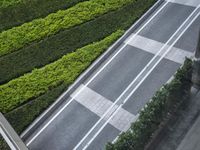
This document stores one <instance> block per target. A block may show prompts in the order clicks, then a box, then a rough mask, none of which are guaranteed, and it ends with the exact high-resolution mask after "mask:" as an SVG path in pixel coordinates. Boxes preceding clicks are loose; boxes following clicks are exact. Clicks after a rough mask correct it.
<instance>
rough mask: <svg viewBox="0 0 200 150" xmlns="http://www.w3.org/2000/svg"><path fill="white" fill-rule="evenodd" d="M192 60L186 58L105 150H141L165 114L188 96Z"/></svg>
mask: <svg viewBox="0 0 200 150" xmlns="http://www.w3.org/2000/svg"><path fill="white" fill-rule="evenodd" d="M191 74H192V61H191V60H189V59H187V60H186V61H185V64H184V66H183V67H182V68H181V69H179V70H178V71H177V73H176V75H175V77H174V79H173V80H172V81H171V82H170V83H169V84H166V85H165V86H163V87H162V88H161V89H160V90H159V91H158V92H157V93H156V94H155V95H154V97H153V98H152V101H150V102H149V103H148V104H147V105H146V107H145V108H144V109H143V110H142V111H141V112H140V116H139V119H138V120H137V121H136V122H135V123H133V124H132V125H131V128H130V129H129V130H128V131H127V132H125V133H122V134H121V135H120V136H119V138H118V140H117V141H116V142H115V143H114V144H111V143H109V144H108V145H107V147H106V149H107V150H143V149H144V148H145V146H146V144H147V143H148V142H149V141H150V139H151V137H152V136H153V134H154V132H155V131H156V130H157V129H158V127H159V125H160V124H161V122H162V121H163V120H164V119H165V118H166V117H167V115H168V114H169V113H170V112H171V111H173V109H174V108H176V105H177V104H181V103H183V102H184V101H185V100H186V99H187V98H188V96H189V92H190V87H191Z"/></svg>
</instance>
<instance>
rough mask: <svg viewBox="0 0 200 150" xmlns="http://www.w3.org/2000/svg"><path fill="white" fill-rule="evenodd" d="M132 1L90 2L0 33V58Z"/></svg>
mask: <svg viewBox="0 0 200 150" xmlns="http://www.w3.org/2000/svg"><path fill="white" fill-rule="evenodd" d="M132 1H134V0H109V1H108V0H90V1H86V2H81V3H78V4H77V5H75V6H73V7H71V8H69V9H67V10H61V11H58V12H57V13H52V14H50V15H48V16H47V17H46V18H44V19H36V20H33V21H32V22H29V23H25V24H23V25H21V26H19V27H14V28H12V29H10V30H7V31H3V32H2V33H0V56H2V55H5V54H8V53H11V52H13V51H16V50H18V49H19V48H22V47H23V46H25V45H27V44H29V43H30V42H33V41H36V40H40V39H42V38H44V37H47V36H50V35H52V34H55V33H57V32H58V31H60V30H62V29H66V28H70V27H73V26H75V25H79V24H81V23H84V22H86V21H89V20H92V19H94V18H95V17H98V16H100V15H102V14H104V13H107V12H109V11H113V10H116V9H118V8H120V7H122V6H123V5H125V4H129V3H131V2H132Z"/></svg>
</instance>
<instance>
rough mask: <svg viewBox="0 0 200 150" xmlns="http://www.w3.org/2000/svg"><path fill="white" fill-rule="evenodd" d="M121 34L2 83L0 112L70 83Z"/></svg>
mask: <svg viewBox="0 0 200 150" xmlns="http://www.w3.org/2000/svg"><path fill="white" fill-rule="evenodd" d="M122 33H123V31H121V30H118V31H116V32H115V33H113V34H112V35H110V36H108V37H106V38H105V39H103V40H102V41H99V42H96V43H93V44H91V45H88V46H85V47H83V48H81V49H78V50H77V51H76V52H72V53H70V54H67V55H65V56H63V57H62V58H61V59H59V60H58V61H56V62H54V63H52V64H49V65H47V66H45V67H43V68H41V69H35V70H33V71H32V72H31V73H28V74H25V75H24V76H22V77H19V78H17V79H14V80H11V81H10V82H8V83H7V84H4V85H1V86H0V97H1V99H0V111H1V112H3V113H6V112H8V111H11V110H12V109H14V108H16V107H17V106H20V105H21V104H23V103H25V102H27V101H28V100H31V99H34V98H36V97H38V96H40V95H42V94H44V93H46V92H47V91H48V90H50V89H52V88H55V87H57V86H59V85H60V84H62V83H66V84H68V85H70V84H72V83H73V81H74V80H75V79H76V78H77V77H78V76H79V74H80V73H82V72H83V71H84V70H85V69H86V68H87V67H88V66H89V65H90V64H91V62H92V61H94V60H95V59H96V58H97V57H98V56H99V55H100V54H101V53H102V52H103V51H104V50H106V49H107V48H108V46H109V45H111V44H112V43H113V42H114V41H115V40H116V39H117V38H118V37H119V36H121V35H122Z"/></svg>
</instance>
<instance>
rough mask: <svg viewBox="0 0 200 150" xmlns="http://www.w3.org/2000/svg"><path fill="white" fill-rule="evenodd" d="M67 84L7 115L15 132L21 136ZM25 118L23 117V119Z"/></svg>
mask: <svg viewBox="0 0 200 150" xmlns="http://www.w3.org/2000/svg"><path fill="white" fill-rule="evenodd" d="M67 87H68V86H67V84H62V85H60V86H58V87H56V88H54V89H52V90H49V91H48V92H47V93H45V94H44V95H41V96H40V97H38V98H36V99H34V100H32V101H30V102H28V103H26V104H24V105H22V106H21V107H19V108H17V109H15V110H13V111H11V112H9V113H7V114H5V117H6V119H7V120H8V121H9V122H10V124H11V125H12V127H13V128H14V129H15V131H16V132H17V133H18V134H20V133H22V131H23V130H24V129H25V128H26V127H27V126H28V125H29V124H30V123H31V122H33V120H34V119H35V118H36V117H37V116H39V114H41V113H42V112H43V111H44V110H45V109H46V108H47V107H48V106H49V105H50V104H52V103H53V102H54V101H55V100H56V99H57V98H58V96H60V95H61V94H62V92H64V90H66V88H67ZM22 116H23V117H22Z"/></svg>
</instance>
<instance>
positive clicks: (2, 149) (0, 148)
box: [0, 135, 10, 150]
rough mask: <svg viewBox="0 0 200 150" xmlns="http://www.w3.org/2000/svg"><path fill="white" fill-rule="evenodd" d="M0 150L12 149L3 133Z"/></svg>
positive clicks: (0, 138)
mask: <svg viewBox="0 0 200 150" xmlns="http://www.w3.org/2000/svg"><path fill="white" fill-rule="evenodd" d="M0 150H10V148H9V146H8V144H7V143H6V141H5V140H4V139H3V137H2V136H1V135H0Z"/></svg>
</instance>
